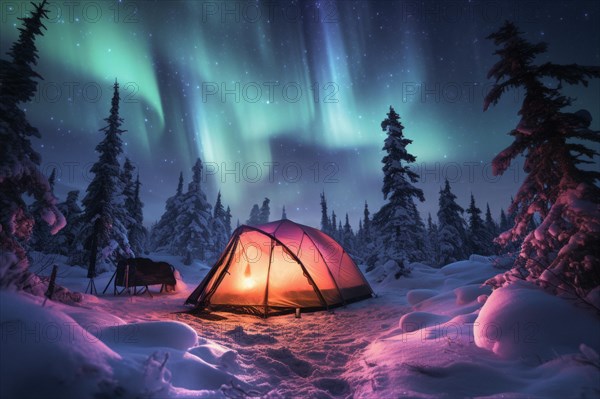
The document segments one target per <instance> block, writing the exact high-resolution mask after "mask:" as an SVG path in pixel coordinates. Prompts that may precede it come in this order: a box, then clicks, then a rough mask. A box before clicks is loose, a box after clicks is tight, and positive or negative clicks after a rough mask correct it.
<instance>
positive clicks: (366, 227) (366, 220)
mask: <svg viewBox="0 0 600 399" xmlns="http://www.w3.org/2000/svg"><path fill="white" fill-rule="evenodd" d="M370 215H371V213H370V212H369V204H367V201H365V208H364V210H363V220H362V246H363V247H364V248H367V247H368V246H369V244H371V241H373V237H372V236H371V219H370V217H369V216H370Z"/></svg>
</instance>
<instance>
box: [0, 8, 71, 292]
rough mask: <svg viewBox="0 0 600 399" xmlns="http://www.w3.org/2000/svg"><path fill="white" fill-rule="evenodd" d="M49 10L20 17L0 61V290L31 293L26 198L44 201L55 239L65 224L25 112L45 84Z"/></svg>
mask: <svg viewBox="0 0 600 399" xmlns="http://www.w3.org/2000/svg"><path fill="white" fill-rule="evenodd" d="M45 6H46V1H45V0H44V1H43V2H42V3H40V4H37V5H36V4H34V9H33V11H32V12H31V15H30V16H29V17H25V18H19V19H20V20H21V21H22V24H23V26H22V27H20V28H19V38H18V39H17V41H16V42H15V43H13V45H12V47H11V48H10V50H9V51H8V52H7V55H8V56H9V60H4V59H2V60H0V142H1V143H2V145H0V287H5V286H14V287H17V288H19V289H27V287H28V286H29V285H30V284H29V282H30V281H31V280H30V276H31V275H30V273H29V271H28V270H27V267H28V266H29V265H28V261H27V257H26V251H25V249H24V247H23V243H24V242H26V241H27V240H28V239H29V237H30V235H31V229H32V227H33V219H32V217H31V215H29V213H28V212H27V206H26V204H25V202H24V201H23V198H22V197H23V195H24V194H28V195H31V196H33V197H34V198H35V200H37V201H41V204H42V206H41V213H42V219H43V220H44V222H45V223H47V224H48V225H50V230H51V233H52V234H55V233H57V232H58V231H59V230H60V229H61V228H62V227H64V224H65V219H64V217H63V215H62V214H61V213H60V211H59V210H58V208H57V207H56V202H57V201H56V198H55V197H54V194H53V193H52V189H51V188H50V185H49V184H48V179H46V177H45V176H44V175H43V173H42V172H41V171H40V170H39V165H40V155H39V154H38V153H37V152H36V151H35V150H34V149H33V147H32V145H31V141H30V137H31V136H34V137H38V138H39V137H40V133H39V131H38V130H37V129H36V128H35V127H33V126H31V124H30V123H29V121H27V118H26V115H25V112H24V111H23V110H22V109H21V104H25V103H27V102H29V101H30V100H31V99H32V98H33V96H34V95H35V92H36V90H37V79H41V77H40V75H38V74H37V73H36V72H35V71H34V70H33V66H34V65H36V64H37V58H38V56H37V49H36V46H35V40H36V37H37V36H43V32H42V29H46V27H45V26H44V24H43V20H44V19H46V18H47V10H46V9H45Z"/></svg>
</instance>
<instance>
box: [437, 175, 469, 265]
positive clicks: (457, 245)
mask: <svg viewBox="0 0 600 399" xmlns="http://www.w3.org/2000/svg"><path fill="white" fill-rule="evenodd" d="M463 212H464V209H463V208H461V207H460V206H459V205H458V204H457V203H456V195H454V193H452V191H451V189H450V182H448V179H446V182H445V185H444V188H443V189H442V190H440V199H439V209H438V213H437V217H438V243H439V251H440V252H439V262H440V265H447V264H448V263H452V262H456V261H458V260H462V259H465V258H466V257H467V256H468V253H467V252H468V242H467V235H466V231H465V221H464V220H463V218H462V213H463Z"/></svg>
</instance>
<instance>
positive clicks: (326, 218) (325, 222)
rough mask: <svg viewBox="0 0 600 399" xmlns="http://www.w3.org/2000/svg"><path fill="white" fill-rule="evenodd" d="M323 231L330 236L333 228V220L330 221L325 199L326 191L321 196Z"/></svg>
mask: <svg viewBox="0 0 600 399" xmlns="http://www.w3.org/2000/svg"><path fill="white" fill-rule="evenodd" d="M320 195H321V231H322V232H323V233H326V234H329V233H331V231H332V228H331V220H330V219H329V214H328V213H327V199H326V198H325V191H323V192H322V193H321V194H320Z"/></svg>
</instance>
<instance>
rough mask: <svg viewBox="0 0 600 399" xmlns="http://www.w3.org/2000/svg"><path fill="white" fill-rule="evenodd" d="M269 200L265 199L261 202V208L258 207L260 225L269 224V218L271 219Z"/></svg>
mask: <svg viewBox="0 0 600 399" xmlns="http://www.w3.org/2000/svg"><path fill="white" fill-rule="evenodd" d="M270 202H271V200H270V199H268V198H265V199H264V200H263V203H262V206H261V207H260V223H261V224H265V223H269V218H270V217H271V208H270V207H269V203H270Z"/></svg>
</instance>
